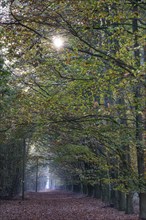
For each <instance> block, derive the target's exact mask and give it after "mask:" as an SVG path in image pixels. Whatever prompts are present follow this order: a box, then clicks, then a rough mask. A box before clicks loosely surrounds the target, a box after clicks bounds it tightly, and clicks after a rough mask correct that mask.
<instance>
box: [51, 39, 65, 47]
mask: <svg viewBox="0 0 146 220" xmlns="http://www.w3.org/2000/svg"><path fill="white" fill-rule="evenodd" d="M53 45H54V46H55V47H56V48H57V49H60V48H62V47H63V45H64V41H63V39H62V38H61V37H59V36H56V37H53Z"/></svg>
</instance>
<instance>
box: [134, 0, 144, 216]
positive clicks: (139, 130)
mask: <svg viewBox="0 0 146 220" xmlns="http://www.w3.org/2000/svg"><path fill="white" fill-rule="evenodd" d="M138 3H139V0H133V13H134V15H135V17H134V18H133V23H132V29H133V34H134V48H135V50H134V57H135V63H136V65H137V67H140V50H139V44H138V34H137V33H138ZM141 87H142V85H141V84H138V85H137V87H136V89H135V98H136V100H137V103H136V140H137V160H138V173H139V180H140V182H141V179H143V178H144V176H145V173H144V172H145V158H144V154H145V153H144V152H145V151H144V148H143V147H142V141H143V137H144V135H143V134H144V129H143V126H142V125H143V118H142V114H141V113H140V111H139V110H140V109H139V107H138V106H139V104H140V101H142V95H143V94H142V92H143V88H141ZM139 185H140V184H139ZM139 199H140V200H139V206H140V219H141V220H146V192H145V190H143V186H141V185H140V193H139Z"/></svg>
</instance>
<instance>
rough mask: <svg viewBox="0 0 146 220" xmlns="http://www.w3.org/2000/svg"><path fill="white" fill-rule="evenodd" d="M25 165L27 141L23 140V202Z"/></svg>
mask: <svg viewBox="0 0 146 220" xmlns="http://www.w3.org/2000/svg"><path fill="white" fill-rule="evenodd" d="M25 163H26V141H25V139H24V140H23V165H22V200H24V192H25Z"/></svg>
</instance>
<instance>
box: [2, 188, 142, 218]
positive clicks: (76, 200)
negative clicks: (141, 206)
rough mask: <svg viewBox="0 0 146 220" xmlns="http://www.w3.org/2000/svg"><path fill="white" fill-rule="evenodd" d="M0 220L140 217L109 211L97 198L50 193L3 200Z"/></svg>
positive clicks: (59, 192) (29, 194)
mask: <svg viewBox="0 0 146 220" xmlns="http://www.w3.org/2000/svg"><path fill="white" fill-rule="evenodd" d="M0 220H138V217H137V216H136V215H125V214H124V213H123V212H118V211H117V210H116V209H113V208H107V207H105V205H104V204H103V203H102V202H101V201H99V200H97V199H93V198H89V197H83V196H81V195H77V194H72V193H66V192H62V191H51V192H43V193H27V194H26V199H25V200H24V201H21V200H20V199H16V200H13V201H0Z"/></svg>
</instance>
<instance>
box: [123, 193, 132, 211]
mask: <svg viewBox="0 0 146 220" xmlns="http://www.w3.org/2000/svg"><path fill="white" fill-rule="evenodd" d="M125 213H126V214H133V193H128V194H127V195H126V211H125Z"/></svg>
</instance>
